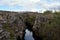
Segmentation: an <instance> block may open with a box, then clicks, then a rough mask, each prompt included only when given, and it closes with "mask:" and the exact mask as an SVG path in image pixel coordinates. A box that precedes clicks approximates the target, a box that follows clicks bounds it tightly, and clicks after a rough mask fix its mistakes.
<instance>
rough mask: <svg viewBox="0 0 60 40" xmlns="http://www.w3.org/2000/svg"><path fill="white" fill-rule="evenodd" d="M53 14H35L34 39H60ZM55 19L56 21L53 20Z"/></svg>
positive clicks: (58, 28) (59, 29) (59, 28)
mask: <svg viewBox="0 0 60 40" xmlns="http://www.w3.org/2000/svg"><path fill="white" fill-rule="evenodd" d="M55 17H56V16H55V15H51V16H50V14H49V15H38V16H36V20H35V24H34V26H33V34H34V38H35V39H36V40H60V34H59V33H60V32H59V31H60V27H59V26H58V24H59V23H58V21H57V20H56V18H55ZM55 20H56V21H55Z"/></svg>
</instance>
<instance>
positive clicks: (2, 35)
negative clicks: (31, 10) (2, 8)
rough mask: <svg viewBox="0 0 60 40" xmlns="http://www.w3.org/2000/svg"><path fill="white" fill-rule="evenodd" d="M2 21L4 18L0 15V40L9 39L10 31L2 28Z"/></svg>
mask: <svg viewBox="0 0 60 40" xmlns="http://www.w3.org/2000/svg"><path fill="white" fill-rule="evenodd" d="M4 23H5V21H4V19H3V18H2V16H0V40H10V33H9V32H7V31H6V30H5V29H4V28H3V24H4Z"/></svg>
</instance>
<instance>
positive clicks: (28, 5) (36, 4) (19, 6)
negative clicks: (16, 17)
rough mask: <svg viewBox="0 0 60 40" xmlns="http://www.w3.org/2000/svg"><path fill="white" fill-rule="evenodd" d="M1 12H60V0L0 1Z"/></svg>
mask: <svg viewBox="0 0 60 40" xmlns="http://www.w3.org/2000/svg"><path fill="white" fill-rule="evenodd" d="M0 10H9V11H37V12H39V11H45V10H60V0H0Z"/></svg>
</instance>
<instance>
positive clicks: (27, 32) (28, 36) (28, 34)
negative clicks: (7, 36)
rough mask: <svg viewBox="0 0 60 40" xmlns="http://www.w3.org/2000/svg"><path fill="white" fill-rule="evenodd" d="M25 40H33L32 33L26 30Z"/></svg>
mask: <svg viewBox="0 0 60 40" xmlns="http://www.w3.org/2000/svg"><path fill="white" fill-rule="evenodd" d="M25 32H26V33H25V40H34V38H33V33H32V32H31V31H29V30H28V29H26V30H25Z"/></svg>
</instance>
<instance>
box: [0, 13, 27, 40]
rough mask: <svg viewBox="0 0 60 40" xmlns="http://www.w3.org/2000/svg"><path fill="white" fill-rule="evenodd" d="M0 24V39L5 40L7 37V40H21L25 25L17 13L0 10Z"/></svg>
mask: <svg viewBox="0 0 60 40" xmlns="http://www.w3.org/2000/svg"><path fill="white" fill-rule="evenodd" d="M0 24H1V25H2V26H1V27H2V28H0V33H1V36H0V39H1V40H5V39H6V40H8V39H9V40H19V39H21V40H23V36H24V33H25V28H26V26H25V24H24V21H23V17H22V16H19V14H18V13H14V12H0ZM4 30H5V31H4ZM3 33H4V34H3ZM5 36H6V37H7V38H6V37H5ZM8 36H9V37H10V38H9V37H8ZM4 37H5V38H4ZM18 37H19V38H18Z"/></svg>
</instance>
